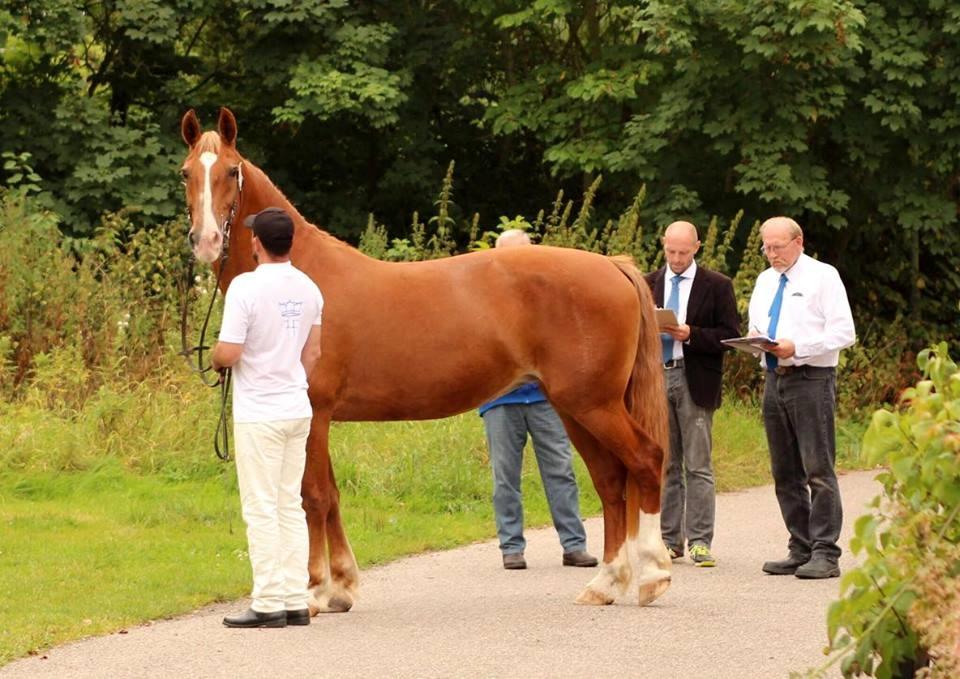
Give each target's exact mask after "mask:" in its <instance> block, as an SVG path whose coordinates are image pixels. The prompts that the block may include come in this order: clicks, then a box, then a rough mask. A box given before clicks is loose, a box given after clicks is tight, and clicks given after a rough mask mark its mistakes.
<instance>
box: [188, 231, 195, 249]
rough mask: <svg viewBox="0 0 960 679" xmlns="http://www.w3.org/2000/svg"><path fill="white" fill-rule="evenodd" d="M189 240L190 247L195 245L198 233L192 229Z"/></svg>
mask: <svg viewBox="0 0 960 679" xmlns="http://www.w3.org/2000/svg"><path fill="white" fill-rule="evenodd" d="M187 242H188V243H190V247H194V246H196V244H197V234H195V233H194V232H193V231H192V230H191V231H190V232H189V233H187Z"/></svg>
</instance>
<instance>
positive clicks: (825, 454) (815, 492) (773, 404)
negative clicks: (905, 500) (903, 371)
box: [763, 366, 843, 561]
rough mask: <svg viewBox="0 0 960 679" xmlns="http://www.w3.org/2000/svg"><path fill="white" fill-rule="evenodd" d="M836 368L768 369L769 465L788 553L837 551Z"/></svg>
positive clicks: (834, 557) (829, 553) (766, 423)
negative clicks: (785, 371)
mask: <svg viewBox="0 0 960 679" xmlns="http://www.w3.org/2000/svg"><path fill="white" fill-rule="evenodd" d="M836 402H837V375H836V369H834V368H815V367H812V366H800V367H799V368H796V369H795V370H794V372H792V373H791V374H789V375H777V374H776V373H774V372H767V381H766V385H765V387H764V390H763V424H764V428H765V429H766V431H767V443H768V445H769V447H770V469H771V471H772V473H773V485H774V489H775V490H776V493H777V502H778V503H779V504H780V513H781V515H782V516H783V522H784V524H786V527H787V531H788V532H789V533H790V539H789V540H788V542H787V548H788V549H789V550H790V553H791V554H795V555H797V556H809V555H810V554H811V553H813V554H818V555H821V556H824V557H826V558H828V559H831V560H833V561H836V560H837V558H838V557H839V556H840V551H841V550H840V546H839V545H838V544H837V542H838V541H839V539H840V528H841V526H842V525H843V505H842V504H841V502H840V486H839V484H838V483H837V474H836V471H834V464H835V462H836V457H837V442H836V434H835V432H834V410H835V408H836Z"/></svg>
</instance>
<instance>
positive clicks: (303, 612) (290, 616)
mask: <svg viewBox="0 0 960 679" xmlns="http://www.w3.org/2000/svg"><path fill="white" fill-rule="evenodd" d="M287 624H288V625H309V624H310V609H309V608H302V609H300V610H299V611H287Z"/></svg>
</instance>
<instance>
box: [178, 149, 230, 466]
mask: <svg viewBox="0 0 960 679" xmlns="http://www.w3.org/2000/svg"><path fill="white" fill-rule="evenodd" d="M242 194H243V161H241V162H240V164H239V165H237V195H236V197H235V198H234V199H233V204H232V205H231V206H230V212H228V213H227V219H226V221H224V223H223V226H222V227H221V229H220V233H221V235H222V237H223V241H222V243H221V246H220V257H219V259H218V260H217V263H218V264H219V267H218V269H219V270H218V271H217V281H216V283H214V286H213V292H212V293H211V295H210V304H209V305H208V306H207V313H206V314H205V315H204V317H203V325H202V326H201V327H200V341H199V342H198V343H197V344H196V346H193V347H188V346H187V306H188V299H189V291H190V287H191V286H192V285H193V265H194V262H195V260H196V258H195V257H193V256H192V253H191V256H190V264H189V265H188V266H187V273H186V279H185V281H184V285H183V289H182V291H181V296H180V300H181V304H180V346H181V350H180V352H179V355H181V356H183V358H184V360H186V362H187V366H188V367H189V368H190V370H191V371H192V372H195V373H197V375H198V376H199V377H200V381H201V382H203V383H204V385H206V386H208V387H220V416H219V417H218V418H217V430H216V432H214V435H213V451H214V453H216V455H217V457H219V458H220V459H221V460H223V461H227V460H229V459H230V428H229V427H228V426H227V401H228V399H229V397H230V383H231V382H232V379H233V372H232V371H231V370H230V368H224V369H223V370H222V371H221V372H217V371H215V370H214V369H213V365H212V364H211V363H209V362H208V363H207V364H206V365H204V360H203V352H204V351H206V350H207V349H210V346H209V345H207V344H206V336H207V327H208V325H209V324H210V314H211V313H212V312H213V305H214V303H215V302H216V299H217V291H218V290H219V289H220V280H221V278H222V277H223V270H224V269H225V268H226V266H227V259H228V258H229V256H230V232H231V230H232V228H233V221H234V219H236V216H237V209H238V208H239V207H240V199H241V196H242ZM187 221H188V222H189V223H190V224H191V225H192V224H193V218H192V215H191V213H190V206H189V205H187ZM187 243H188V245H189V243H190V237H189V234H188V236H187ZM192 354H196V357H197V358H196V364H194V363H193V361H192V360H191V359H190V356H191V355H192ZM208 373H215V374H216V376H215V377H213V378H210V377H208Z"/></svg>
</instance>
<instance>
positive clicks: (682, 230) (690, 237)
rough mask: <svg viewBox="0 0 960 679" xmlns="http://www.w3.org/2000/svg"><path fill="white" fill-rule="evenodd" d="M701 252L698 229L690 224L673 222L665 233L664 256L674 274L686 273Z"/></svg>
mask: <svg viewBox="0 0 960 679" xmlns="http://www.w3.org/2000/svg"><path fill="white" fill-rule="evenodd" d="M699 250H700V238H699V236H698V235H697V227H695V226H694V225H693V224H691V223H690V222H673V223H672V224H670V225H669V226H667V230H666V231H664V232H663V256H664V257H665V258H666V260H667V264H668V265H669V266H670V270H671V271H672V272H673V273H675V274H681V273H683V272H684V271H686V270H687V268H688V267H689V266H690V263H691V262H692V261H693V258H694V257H695V256H696V254H697V252H698V251H699Z"/></svg>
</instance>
